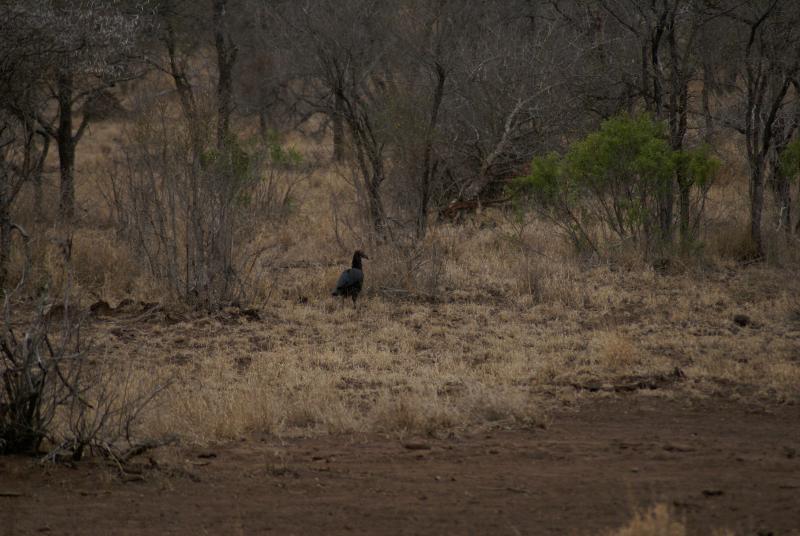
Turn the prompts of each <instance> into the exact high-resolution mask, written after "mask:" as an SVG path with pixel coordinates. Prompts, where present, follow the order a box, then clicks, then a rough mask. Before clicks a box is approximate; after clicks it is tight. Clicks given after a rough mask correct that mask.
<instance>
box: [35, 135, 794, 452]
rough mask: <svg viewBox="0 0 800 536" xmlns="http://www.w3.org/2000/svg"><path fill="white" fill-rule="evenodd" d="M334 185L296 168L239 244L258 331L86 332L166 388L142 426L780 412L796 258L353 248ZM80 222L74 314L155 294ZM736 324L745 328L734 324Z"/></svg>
mask: <svg viewBox="0 0 800 536" xmlns="http://www.w3.org/2000/svg"><path fill="white" fill-rule="evenodd" d="M88 136H89V137H88V138H87V139H86V140H84V142H82V144H85V147H84V149H87V155H86V156H85V157H84V160H81V162H79V185H80V187H79V189H78V196H79V199H80V203H81V205H82V206H83V207H93V206H95V205H96V206H98V207H101V206H102V199H101V197H100V195H99V194H98V193H97V192H98V188H96V187H90V186H87V185H91V184H95V185H96V184H97V181H99V180H102V176H94V177H93V179H94V180H92V178H91V177H87V174H89V175H91V174H92V173H96V171H93V170H94V169H95V168H93V167H92V166H93V165H94V164H95V163H96V162H97V160H98V159H102V157H103V155H105V154H106V153H108V152H109V151H113V150H114V149H113V147H112V145H113V143H112V142H113V141H114V140H115V137H114V136H115V133H114V129H113V127H112V126H108V125H101V126H98V127H96V128H95V129H94V130H93V131H92V132H91V133H90V134H88ZM109 140H110V141H109ZM735 184H736V183H735V181H728V182H725V183H724V184H721V185H720V188H719V190H718V191H716V190H715V191H714V192H715V193H714V195H713V196H712V200H711V201H710V203H711V204H710V216H711V220H712V224H713V225H715V226H716V227H715V229H718V230H721V229H724V228H726V227H725V226H726V225H728V226H730V228H735V229H739V228H740V222H738V221H736V220H735V218H732V217H731V215H730V214H728V213H727V212H726V210H728V209H726V208H725V207H726V206H727V205H726V203H729V202H730V201H731V199H734V198H736V199H738V197H737V196H738V193H735V192H734V190H735V188H734V186H735ZM347 188H348V186H347V184H346V183H345V182H344V181H343V180H342V175H341V173H339V172H337V170H335V169H333V168H331V169H327V170H323V171H321V172H319V173H317V174H315V175H314V176H313V177H312V178H311V179H310V181H309V183H308V185H307V187H305V188H303V190H302V192H299V193H298V197H297V199H296V200H295V203H294V205H293V206H294V207H295V208H294V211H293V212H292V213H291V214H290V215H289V217H288V219H287V220H286V221H285V222H283V223H281V224H280V225H274V226H266V227H264V228H263V229H264V231H262V234H263V236H262V235H259V236H254V237H253V239H254V240H259V241H263V242H264V243H267V242H269V243H272V244H277V245H278V246H279V247H276V248H273V250H272V251H273V253H272V255H271V256H270V257H269V258H265V259H263V261H262V262H261V263H259V264H257V266H256V284H255V285H254V287H253V289H252V297H253V304H254V305H255V306H257V307H258V308H259V309H260V311H261V315H262V319H261V320H260V321H257V322H252V321H250V320H248V319H247V318H245V317H242V316H240V315H239V314H238V313H237V312H236V311H233V310H231V311H223V312H221V313H220V314H218V315H216V316H211V317H199V316H196V315H194V314H192V313H186V312H181V311H180V310H175V311H173V310H172V309H169V311H170V312H169V313H168V314H167V317H166V318H161V319H158V318H155V319H150V321H149V322H135V323H130V322H129V321H128V320H124V319H123V318H113V319H100V320H98V321H96V322H94V324H93V325H92V326H91V327H90V330H89V331H90V332H91V337H92V339H93V340H94V343H95V344H94V348H95V351H96V352H98V353H100V354H103V355H106V356H112V357H113V358H117V359H120V358H121V359H123V360H125V361H126V362H128V363H130V364H131V365H132V366H134V367H135V368H136V369H138V371H139V373H140V374H142V377H146V378H148V381H155V380H158V379H162V378H167V377H174V378H175V379H176V384H175V386H174V387H173V388H172V389H170V390H169V391H168V392H167V393H165V394H164V395H163V396H162V397H161V398H160V400H159V404H158V405H157V406H155V407H154V411H151V412H150V413H149V414H148V416H147V420H146V422H145V423H144V429H143V431H144V432H146V433H148V434H157V433H161V432H170V433H178V434H180V435H181V436H183V437H184V438H186V439H189V440H191V441H195V442H198V443H205V442H209V441H214V440H217V439H220V438H235V437H238V436H241V435H243V434H247V433H249V432H251V431H254V430H259V431H265V432H269V433H274V434H310V433H337V432H381V433H387V434H397V435H410V434H442V433H449V432H453V431H456V432H458V431H474V430H478V429H481V428H484V427H487V426H537V425H541V424H544V423H546V420H547V414H548V412H549V410H550V409H552V408H553V407H555V406H563V405H564V404H571V403H573V402H574V401H575V400H580V399H582V398H585V397H589V396H598V394H597V393H599V396H607V395H608V394H609V393H611V394H613V393H615V392H618V391H619V390H620V389H623V390H624V392H628V391H627V390H630V389H633V390H636V389H639V390H641V389H644V390H645V391H646V392H647V393H649V394H651V395H656V396H676V395H680V396H699V397H706V396H716V395H722V396H726V397H739V398H743V399H746V400H749V401H759V400H764V401H769V402H771V403H774V402H787V403H796V402H797V401H798V393H800V361H798V348H800V301H798V298H797V296H800V279H798V277H797V265H796V264H792V263H787V262H782V263H777V264H774V265H773V264H765V265H753V266H745V267H742V266H740V265H738V264H737V263H736V259H737V258H739V257H740V255H741V254H742V251H743V248H745V249H746V245H745V246H742V245H741V244H739V241H738V239H736V236H733V235H730V234H726V235H723V234H722V233H720V234H718V235H717V236H718V238H716V239H715V240H716V241H711V240H709V241H708V242H707V247H706V248H705V255H704V257H703V259H704V260H703V262H698V263H696V264H692V263H686V264H685V265H682V266H679V268H680V269H676V270H672V271H671V272H670V273H668V274H657V273H656V272H654V271H653V269H652V268H651V267H649V266H647V265H645V264H644V263H641V262H638V263H637V262H633V261H631V262H625V263H615V264H596V263H595V264H589V263H587V262H585V261H580V260H576V259H575V258H574V257H573V256H572V255H571V252H570V249H569V247H568V245H566V244H565V243H564V242H563V241H562V240H561V239H560V238H559V235H558V234H557V233H556V232H555V230H554V229H553V228H552V227H551V226H549V225H548V224H546V223H543V222H541V221H537V220H531V221H526V222H524V224H520V223H519V222H518V221H516V220H513V219H511V218H509V217H507V216H505V215H503V214H502V213H501V212H493V211H485V212H484V213H483V214H481V215H479V216H477V217H476V218H475V219H474V220H471V221H470V222H468V223H467V224H466V225H463V226H453V225H444V224H440V225H435V226H433V227H432V231H431V233H430V235H429V237H428V238H427V239H426V241H424V242H423V243H421V244H417V245H414V246H410V245H408V246H402V247H400V246H397V244H395V245H394V246H386V245H384V246H375V245H372V246H371V245H370V244H369V243H366V244H365V243H364V239H363V238H359V237H360V236H362V235H361V234H360V233H359V232H358V229H347V228H343V227H340V228H337V227H335V225H334V220H335V218H334V216H333V211H332V207H331V199H332V198H333V197H334V196H335V195H336V194H341V192H342V191H346V189H347ZM739 193H740V192H739ZM737 202H738V201H737ZM90 213H91V214H95V215H96V216H95V217H89V216H86V217H85V218H84V220H82V223H81V224H80V225H79V227H78V228H77V229H76V230H75V231H74V235H73V236H74V240H73V264H74V268H75V276H76V281H77V285H78V293H79V295H80V298H81V300H82V302H83V303H84V304H85V305H88V304H89V303H91V302H93V301H95V300H97V299H100V298H102V299H105V300H108V301H109V302H111V303H112V305H113V304H115V303H117V302H119V301H120V300H121V299H123V298H128V297H132V298H134V299H138V300H144V301H155V300H158V299H159V297H160V296H161V292H160V290H159V289H158V288H157V287H155V286H153V284H152V282H151V281H149V279H148V278H147V277H146V274H143V273H142V271H141V268H140V266H139V264H138V263H137V260H136V259H135V258H132V257H131V255H130V253H129V252H128V251H127V248H126V247H125V246H124V244H122V243H120V242H119V241H117V240H116V238H115V234H114V231H113V230H112V229H109V228H107V227H104V225H105V223H104V219H103V218H104V216H103V210H102V209H98V210H97V211H90ZM61 231H62V230H60V229H57V228H51V229H48V230H47V233H46V236H47V237H48V239H47V240H44V241H43V242H42V246H41V251H42V253H41V256H42V258H44V259H45V262H44V266H45V268H44V271H45V272H46V273H49V274H55V273H58V271H59V270H58V269H57V268H58V267H57V266H56V265H57V263H58V262H60V261H59V260H58V259H59V256H58V252H57V247H56V245H55V243H54V242H52V241H49V238H57V237H58V236H60V235H59V233H60V232H61ZM737 236H738V235H737ZM356 247H361V248H364V249H366V250H367V252H368V253H369V254H370V256H371V259H372V260H371V261H367V263H366V265H365V270H366V288H365V292H364V295H363V298H362V299H361V300H359V303H360V307H359V310H358V311H353V309H352V306H350V305H349V304H348V305H346V306H345V307H343V308H342V307H341V306H340V305H339V303H337V302H336V301H334V300H333V299H332V298H331V296H330V289H331V287H332V286H333V284H334V281H335V279H336V277H337V276H338V273H339V272H340V270H342V269H343V268H345V267H346V266H347V264H348V263H349V260H350V256H351V254H352V250H353V249H355V248H356ZM45 276H46V274H43V276H42V277H43V278H44V277H45ZM51 284H52V285H53V287H54V288H58V287H59V286H60V282H59V281H55V280H51ZM737 314H744V315H747V316H748V318H749V319H750V322H749V323H748V325H746V326H744V327H741V326H737V325H736V324H735V323H734V322H733V318H734V315H737ZM676 369H677V370H678V371H679V374H676ZM145 383H147V382H145ZM631 386H633V387H631ZM637 386H640V387H637ZM625 389H627V390H625Z"/></svg>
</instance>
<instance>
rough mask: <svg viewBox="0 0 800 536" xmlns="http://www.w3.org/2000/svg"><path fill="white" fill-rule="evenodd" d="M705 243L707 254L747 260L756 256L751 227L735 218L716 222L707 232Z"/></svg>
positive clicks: (728, 258) (735, 259)
mask: <svg viewBox="0 0 800 536" xmlns="http://www.w3.org/2000/svg"><path fill="white" fill-rule="evenodd" d="M704 244H705V247H704V250H705V252H706V254H707V255H710V256H712V257H717V258H720V259H727V260H734V261H746V260H750V259H753V258H754V257H755V256H756V246H755V244H754V243H753V240H752V238H751V237H750V229H749V227H748V226H747V225H746V224H744V223H741V222H738V221H735V220H733V221H731V220H727V221H723V222H719V223H717V224H715V225H714V226H713V229H710V230H709V231H708V232H707V233H706V234H705V238H704Z"/></svg>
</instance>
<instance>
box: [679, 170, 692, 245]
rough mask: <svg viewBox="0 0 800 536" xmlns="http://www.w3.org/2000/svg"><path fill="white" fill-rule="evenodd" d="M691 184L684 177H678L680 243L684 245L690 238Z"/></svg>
mask: <svg viewBox="0 0 800 536" xmlns="http://www.w3.org/2000/svg"><path fill="white" fill-rule="evenodd" d="M691 191H692V185H691V184H690V183H689V182H687V181H686V179H680V180H679V182H678V197H679V203H680V218H681V221H680V233H681V243H682V244H683V245H684V246H686V245H688V244H689V243H690V242H691V240H692V224H691V219H692V213H691V210H692V205H691V203H692V198H691Z"/></svg>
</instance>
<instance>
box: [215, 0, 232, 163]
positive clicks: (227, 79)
mask: <svg viewBox="0 0 800 536" xmlns="http://www.w3.org/2000/svg"><path fill="white" fill-rule="evenodd" d="M227 3H228V2H227V0H214V14H213V18H214V45H215V48H216V50H217V71H218V75H219V78H218V80H217V148H219V149H222V148H223V147H224V146H225V145H226V144H227V142H228V140H229V138H230V122H231V113H232V112H233V66H234V64H235V63H236V53H237V49H236V45H235V44H233V43H232V42H231V39H230V37H229V36H226V35H225V33H226V32H225V14H226V13H225V11H226V5H227Z"/></svg>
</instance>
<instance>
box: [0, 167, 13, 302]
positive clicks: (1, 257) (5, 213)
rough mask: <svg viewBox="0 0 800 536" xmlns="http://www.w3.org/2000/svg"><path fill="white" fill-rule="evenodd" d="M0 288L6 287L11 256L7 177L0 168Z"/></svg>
mask: <svg viewBox="0 0 800 536" xmlns="http://www.w3.org/2000/svg"><path fill="white" fill-rule="evenodd" d="M0 173H2V174H3V175H2V176H0V289H2V290H5V289H7V288H8V260H9V258H10V257H11V214H9V212H10V200H9V196H10V192H9V189H10V188H9V179H10V177H9V176H8V175H7V174H6V171H5V170H3V169H0Z"/></svg>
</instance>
